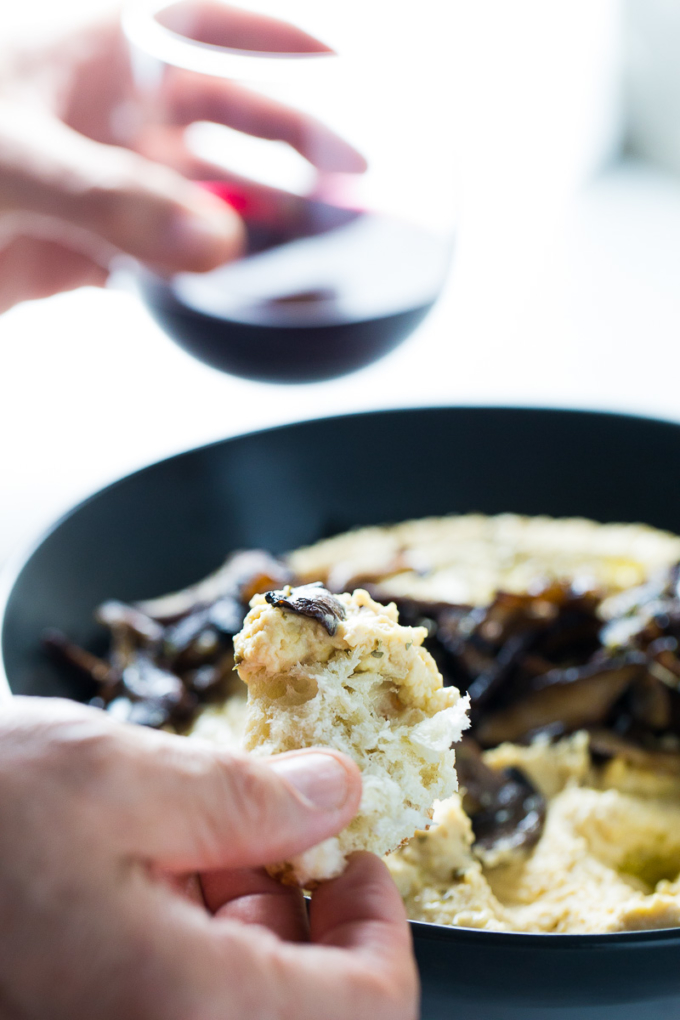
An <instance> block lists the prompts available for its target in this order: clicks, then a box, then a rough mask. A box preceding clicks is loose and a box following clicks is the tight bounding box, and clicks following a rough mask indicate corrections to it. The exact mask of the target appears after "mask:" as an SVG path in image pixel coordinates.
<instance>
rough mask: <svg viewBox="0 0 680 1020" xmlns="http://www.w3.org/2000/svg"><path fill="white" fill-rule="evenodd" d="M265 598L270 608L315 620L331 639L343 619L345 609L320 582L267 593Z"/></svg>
mask: <svg viewBox="0 0 680 1020" xmlns="http://www.w3.org/2000/svg"><path fill="white" fill-rule="evenodd" d="M265 598H266V600H267V602H268V603H269V604H270V606H276V608H277V609H287V610H289V611H290V612H291V613H299V614H300V615H301V616H308V617H309V618H310V619H312V620H317V621H318V622H319V623H320V624H321V625H322V626H323V627H325V629H326V630H327V631H328V633H329V634H330V636H331V637H333V635H334V634H335V632H336V631H337V629H338V623H339V622H340V620H344V619H345V615H346V614H345V607H344V606H343V605H342V603H341V602H338V600H337V599H336V598H335V596H334V595H331V593H330V592H329V591H328V590H327V589H326V588H324V586H323V584H322V583H321V581H317V582H315V583H314V584H303V585H300V587H299V588H290V587H288V588H284V589H283V591H269V592H267V593H266V595H265Z"/></svg>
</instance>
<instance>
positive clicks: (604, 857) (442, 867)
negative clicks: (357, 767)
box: [386, 733, 680, 934]
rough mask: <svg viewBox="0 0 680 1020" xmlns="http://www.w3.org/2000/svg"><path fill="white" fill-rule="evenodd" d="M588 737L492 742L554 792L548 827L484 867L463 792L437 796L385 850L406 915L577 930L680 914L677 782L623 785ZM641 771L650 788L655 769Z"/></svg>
mask: <svg viewBox="0 0 680 1020" xmlns="http://www.w3.org/2000/svg"><path fill="white" fill-rule="evenodd" d="M587 742H588V738H587V734H585V733H577V734H574V736H572V737H570V738H567V739H565V740H562V741H558V742H557V743H556V744H554V745H550V744H548V742H547V741H539V742H537V743H536V744H534V745H532V746H530V747H528V748H522V747H513V746H512V745H506V746H504V747H501V748H498V749H497V750H494V751H491V752H487V754H486V755H485V758H486V761H487V764H490V765H492V767H493V766H495V767H505V766H507V765H508V764H515V765H517V764H523V765H527V763H528V768H527V772H528V771H529V769H530V770H531V774H532V776H533V777H535V779H536V782H537V785H538V786H539V788H541V792H543V793H544V795H545V796H547V798H548V809H547V818H546V823H545V828H544V830H543V834H542V836H541V838H540V840H539V841H538V844H537V845H536V847H535V848H534V850H533V852H532V853H531V854H529V855H526V856H523V857H520V858H519V859H518V860H517V861H515V862H513V863H506V864H502V865H501V866H499V867H497V868H488V867H484V866H483V865H482V863H481V862H480V861H479V860H478V859H477V858H476V857H475V855H474V852H473V850H472V841H473V835H472V828H471V824H470V820H469V818H468V817H467V815H466V814H465V812H464V811H463V808H462V803H461V798H460V796H459V795H455V796H454V797H451V798H449V799H448V800H446V801H442V802H440V803H439V804H438V805H437V807H436V808H435V815H434V821H435V825H434V826H433V827H432V828H431V829H430V830H429V831H427V832H421V833H418V834H417V835H416V837H415V838H414V839H413V840H412V841H411V842H410V844H409V845H408V846H406V847H404V848H402V849H401V850H398V851H397V852H396V853H394V854H392V855H391V856H390V857H388V858H387V859H386V860H387V866H388V867H389V869H390V871H391V873H392V876H393V878H394V879H395V882H396V883H397V886H398V888H399V891H400V892H401V895H402V897H403V899H404V902H405V903H406V906H407V910H408V914H409V917H411V918H412V919H413V920H418V921H430V922H434V923H436V924H450V925H451V924H452V925H463V926H465V927H468V928H484V929H487V930H492V931H522V932H562V933H570V934H577V933H584V934H587V933H591V934H592V933H597V932H610V931H631V930H636V929H643V928H665V927H675V926H678V925H680V878H679V876H680V781H676V783H675V786H674V787H672V786H671V784H670V783H668V782H664V781H663V780H661V781H659V783H658V786H657V789H656V790H655V791H654V792H655V793H656V794H657V796H656V797H653V798H650V797H649V796H641V795H635V794H631V793H627V792H623V791H622V790H620V789H617V788H616V786H613V785H610V783H611V776H610V777H607V776H606V775H597V774H596V773H594V771H593V770H592V768H591V766H590V764H589V756H588V753H587ZM639 778H642V779H643V780H644V781H645V782H646V784H647V787H648V789H649V790H650V792H651V791H652V790H653V788H654V781H655V779H656V778H657V777H656V776H654V775H653V774H651V773H649V774H647V775H646V776H642V777H639ZM628 779H629V780H630V777H628Z"/></svg>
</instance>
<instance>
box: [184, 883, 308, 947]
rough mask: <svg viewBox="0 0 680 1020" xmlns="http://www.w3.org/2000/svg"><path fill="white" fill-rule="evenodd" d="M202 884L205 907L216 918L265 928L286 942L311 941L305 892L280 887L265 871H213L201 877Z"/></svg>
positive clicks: (283, 886) (288, 887) (289, 887)
mask: <svg viewBox="0 0 680 1020" xmlns="http://www.w3.org/2000/svg"><path fill="white" fill-rule="evenodd" d="M201 885H202V888H203V896H204V898H205V903H206V906H207V907H208V910H210V911H211V913H213V914H215V916H216V917H220V918H230V919H231V920H234V921H241V922H243V923H245V924H260V925H263V926H264V927H266V928H269V930H270V931H272V932H274V934H275V935H278V937H279V938H281V939H284V940H285V941H286V942H306V941H307V940H308V938H309V923H308V920H307V910H306V908H305V902H304V898H303V896H302V892H301V891H300V890H299V889H294V888H292V887H291V886H286V885H281V883H280V882H277V881H276V879H274V878H271V876H270V875H268V874H267V873H266V871H262V870H256V869H253V868H241V869H239V870H234V871H211V872H207V873H206V874H203V875H201Z"/></svg>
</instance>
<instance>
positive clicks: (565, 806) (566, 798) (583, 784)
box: [193, 514, 680, 933]
mask: <svg viewBox="0 0 680 1020" xmlns="http://www.w3.org/2000/svg"><path fill="white" fill-rule="evenodd" d="M678 560H680V538H678V537H676V536H674V535H670V534H668V533H666V532H661V531H658V530H656V529H653V528H649V527H646V526H644V525H628V524H626V525H601V524H597V523H595V522H593V521H587V520H582V519H571V520H552V519H550V518H546V517H536V518H528V517H520V516H517V515H513V514H503V515H499V516H497V517H485V516H483V515H479V514H470V515H465V516H459V517H446V518H431V519H427V520H421V521H410V522H407V523H405V524H400V525H395V526H393V527H387V528H364V529H361V530H358V531H355V532H350V533H348V534H345V535H340V536H338V537H336V538H333V539H329V540H326V541H324V542H320V543H318V544H316V545H314V546H310V547H308V548H305V549H300V550H297V551H295V552H293V553H292V554H290V556H289V557H288V560H287V563H288V566H289V567H290V568H292V572H293V574H294V576H295V577H296V578H297V580H298V581H299V582H312V581H322V582H323V583H324V584H326V585H327V586H328V587H329V588H330V589H332V590H333V591H342V590H343V589H344V590H350V591H352V590H354V589H355V588H357V587H359V586H364V585H366V586H368V587H370V591H371V595H372V596H373V597H374V598H375V599H377V600H378V601H379V602H389V601H390V599H392V598H395V599H397V600H407V601H408V600H409V599H410V600H417V601H418V602H419V604H425V603H428V602H429V604H431V605H435V603H437V604H441V603H447V604H449V605H452V604H453V605H455V604H466V605H467V606H468V607H484V606H487V605H488V604H489V603H490V602H491V601H492V600H493V599H494V597H495V594H496V593H497V592H498V591H499V590H500V591H504V592H510V593H518V594H523V593H531V592H532V591H533V590H536V589H537V588H539V589H540V587H541V585H545V584H546V583H553V582H560V583H562V582H568V583H569V584H570V585H572V586H573V590H575V591H576V592H578V591H583V592H597V593H598V597H603V596H608V597H613V598H614V599H616V598H617V597H618V596H617V593H620V592H625V591H626V590H627V589H628V588H631V587H632V586H635V585H639V584H642V583H644V582H645V581H647V579H648V578H650V577H653V576H654V574H655V573H656V572H658V571H661V570H667V569H668V568H669V567H670V566H671V564H673V563H675V562H677V561H678ZM674 597H676V598H677V597H678V596H674ZM400 604H402V603H401V602H400ZM548 608H550V607H548ZM475 611H476V610H473V613H472V614H470V615H471V616H473V615H474V612H475ZM614 615H615V614H614ZM473 622H474V621H473ZM624 622H625V621H624ZM617 626H618V628H619V629H618V631H617V630H616V629H614V630H611V633H610V634H609V637H608V638H607V641H610V642H611V644H612V646H613V647H615V646H616V645H617V642H618V641H619V633H620V632H621V626H620V625H618V624H617ZM624 629H625V628H624ZM664 640H666V639H664ZM668 640H671V639H668ZM664 647H666V646H664ZM668 647H670V645H669V646H668ZM612 654H613V653H612ZM664 654H665V652H664ZM660 661H661V660H660ZM626 668H631V667H629V666H627V667H626ZM659 670H660V672H659V676H662V673H663V668H662V667H661V666H660V667H659ZM664 676H665V681H664V682H667V683H668V685H669V688H670V686H671V683H672V680H673V678H672V676H670V674H668V675H665V674H664ZM663 678H664V677H662V679H663ZM669 678H670V679H669ZM678 685H680V680H679V681H678ZM674 690H675V689H674ZM244 718H245V687H244V688H243V689H242V690H241V691H240V693H239V692H236V693H234V695H233V696H232V697H231V699H230V701H228V702H227V704H226V705H224V706H211V707H209V708H206V709H205V710H204V711H203V714H202V715H201V716H200V717H199V718H198V720H197V721H196V723H195V724H194V727H193V735H196V736H200V737H203V738H207V739H211V740H215V741H216V742H218V743H220V744H222V745H224V744H232V745H233V744H234V742H238V740H239V739H240V733H241V730H242V727H243V724H244ZM578 725H582V724H578ZM569 728H571V729H573V728H574V727H573V726H571V727H569ZM558 737H559V734H557V737H556V735H555V733H548V734H544V735H540V736H538V737H536V738H535V739H533V740H530V741H529V742H522V743H512V742H505V743H501V744H500V745H499V746H492V747H491V748H490V749H487V750H485V751H484V752H483V755H482V757H483V762H484V764H485V765H486V766H488V767H490V768H491V769H492V770H494V771H497V772H498V773H499V774H500V773H503V772H504V770H508V769H509V770H511V771H512V770H519V772H521V773H522V774H523V775H524V776H525V777H526V779H527V780H528V781H529V782H530V783H531V784H532V785H533V787H534V788H535V789H536V790H537V791H539V793H540V794H541V795H542V797H543V798H544V805H545V807H544V811H545V821H544V824H543V827H542V831H541V833H540V836H539V837H538V838H537V840H536V841H535V842H534V843H533V844H527V845H524V846H521V847H518V848H517V850H516V852H513V853H509V854H500V855H498V856H497V858H496V859H494V857H493V854H491V855H489V854H483V853H481V852H480V850H479V848H478V847H475V834H474V831H473V822H472V821H471V818H470V817H469V816H468V814H466V812H465V810H464V808H463V799H464V796H465V792H466V791H465V790H464V789H461V791H460V792H459V793H456V794H453V795H452V796H449V797H448V798H447V799H445V800H441V801H439V802H438V803H437V804H436V805H435V809H434V819H433V824H432V825H431V826H430V827H429V828H428V829H427V830H426V831H425V830H423V831H419V832H417V833H416V835H415V836H414V837H413V838H412V839H411V840H410V842H409V843H408V844H407V845H405V846H402V847H401V848H399V849H398V850H396V851H395V852H393V853H391V854H389V855H388V856H387V857H386V862H387V866H388V867H389V869H390V871H391V873H392V875H393V877H394V880H395V882H396V884H397V886H398V887H399V890H400V892H401V895H402V897H403V899H404V902H405V904H406V906H407V910H408V913H409V916H410V917H411V918H412V919H414V920H422V921H428V922H434V923H437V924H445V925H462V926H465V927H471V928H479V929H487V930H495V931H520V932H561V933H597V932H612V931H626V930H638V929H652V928H664V927H675V926H680V750H679V746H680V742H679V741H678V740H677V739H676V738H674V737H673V738H672V739H671V743H670V744H669V745H668V748H666V747H665V745H664V746H663V747H660V748H659V750H660V751H665V750H668V752H669V753H668V754H665V756H664V754H658V755H656V758H657V762H658V761H661V759H662V758H665V759H668V760H671V759H672V760H671V761H670V765H669V767H668V768H665V767H658V768H655V769H651V768H645V767H644V766H645V760H646V759H645V753H644V752H641V754H640V761H639V762H638V763H637V764H636V762H635V760H634V756H633V757H632V758H631V756H630V755H628V756H626V755H619V754H617V753H616V752H615V750H614V752H612V753H611V754H609V753H606V754H602V755H600V756H599V757H598V754H597V753H595V754H591V752H590V749H589V745H590V740H591V737H590V735H589V733H588V732H586V731H585V730H582V731H578V732H575V733H572V734H571V735H568V736H563V737H561V738H559V739H558ZM501 739H502V738H501ZM513 739H516V738H513ZM673 740H675V743H673ZM494 742H495V741H489V742H488V743H487V747H488V746H489V744H492V743H494ZM462 785H463V784H462V783H461V786H462ZM473 817H474V816H473Z"/></svg>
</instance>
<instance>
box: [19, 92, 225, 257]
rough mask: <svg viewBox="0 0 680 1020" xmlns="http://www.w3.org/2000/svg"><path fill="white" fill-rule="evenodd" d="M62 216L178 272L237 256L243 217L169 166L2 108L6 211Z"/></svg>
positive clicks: (54, 122) (44, 117)
mask: <svg viewBox="0 0 680 1020" xmlns="http://www.w3.org/2000/svg"><path fill="white" fill-rule="evenodd" d="M16 212H30V213H34V214H38V215H41V216H49V217H56V218H58V219H59V220H61V221H65V222H67V223H70V224H73V225H75V226H77V227H79V228H81V229H84V230H87V231H89V232H91V233H92V234H94V235H96V236H97V237H100V238H103V239H104V240H105V241H107V242H108V243H109V244H110V245H113V246H114V247H115V248H116V249H118V250H121V251H124V252H127V253H128V254H130V255H133V256H135V257H136V258H139V259H141V260H142V261H144V262H147V263H150V264H152V265H154V266H157V267H158V268H160V269H162V270H164V271H168V272H172V271H178V270H187V271H189V270H191V271H196V272H200V271H203V270H208V269H211V268H214V267H215V266H217V265H220V264H221V263H222V262H225V261H228V260H229V259H231V258H234V257H235V256H236V255H238V254H239V253H240V251H241V249H242V245H243V237H244V233H243V224H242V222H241V220H240V218H239V217H238V216H237V214H236V213H235V212H234V211H233V210H232V209H230V208H229V207H228V206H227V205H225V204H224V203H223V202H220V201H219V200H218V199H216V198H215V197H214V196H212V195H210V194H207V193H206V192H205V190H204V189H201V188H199V187H197V186H196V185H195V184H192V183H191V182H189V181H186V180H184V179H183V178H182V177H181V176H180V175H179V174H177V173H176V172H175V171H173V170H170V169H169V168H168V167H164V166H160V165H158V164H156V163H152V162H150V161H148V160H146V159H144V158H142V157H141V156H139V155H138V154H136V153H133V152H130V151H129V150H127V149H121V148H117V147H115V146H107V145H102V144H100V143H98V142H93V141H91V140H90V139H88V138H85V137H84V136H83V135H79V134H78V133H77V132H75V131H73V130H72V129H70V128H68V127H66V125H64V124H62V123H61V122H59V121H57V120H56V119H54V118H52V117H49V116H47V115H38V114H34V113H32V112H28V111H25V110H18V109H9V110H8V108H4V109H0V213H16Z"/></svg>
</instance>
